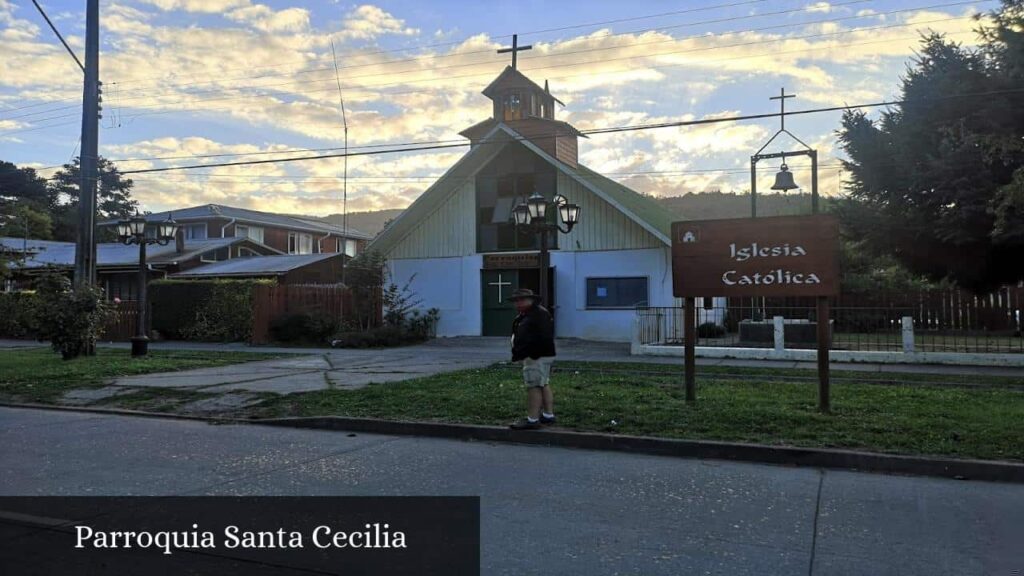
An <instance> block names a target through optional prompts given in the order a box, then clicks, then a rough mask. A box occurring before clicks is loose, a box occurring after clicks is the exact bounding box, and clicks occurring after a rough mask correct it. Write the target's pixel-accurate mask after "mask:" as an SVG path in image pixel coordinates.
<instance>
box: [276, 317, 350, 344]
mask: <svg viewBox="0 0 1024 576" xmlns="http://www.w3.org/2000/svg"><path fill="white" fill-rule="evenodd" d="M337 330H338V325H337V323H336V322H335V321H334V320H332V319H331V318H327V317H324V316H311V315H309V314H290V315H288V316H282V317H280V318H277V319H276V320H274V321H273V322H272V323H271V324H270V334H271V336H273V337H274V340H277V341H280V342H311V343H316V344H319V343H323V342H326V341H327V340H328V339H329V338H330V337H331V335H333V334H334V333H335V332H336V331H337Z"/></svg>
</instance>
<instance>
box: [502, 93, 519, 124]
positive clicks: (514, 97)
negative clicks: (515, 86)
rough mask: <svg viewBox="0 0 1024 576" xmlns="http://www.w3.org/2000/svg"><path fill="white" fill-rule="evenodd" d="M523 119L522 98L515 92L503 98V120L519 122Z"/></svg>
mask: <svg viewBox="0 0 1024 576" xmlns="http://www.w3.org/2000/svg"><path fill="white" fill-rule="evenodd" d="M522 118H523V98H522V95H521V94H520V93H519V92H517V91H514V90H513V91H512V92H509V93H508V94H507V95H506V96H505V120H521V119H522Z"/></svg>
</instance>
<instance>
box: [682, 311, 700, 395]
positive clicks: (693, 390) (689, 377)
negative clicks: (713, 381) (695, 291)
mask: <svg viewBox="0 0 1024 576" xmlns="http://www.w3.org/2000/svg"><path fill="white" fill-rule="evenodd" d="M696 303H697V299H696V298H694V297H693V296H687V297H686V298H685V303H684V304H683V307H684V309H683V324H684V326H683V374H684V377H685V380H686V402H687V403H688V404H693V403H694V402H696V401H697V374H696V372H697V366H696V364H697V362H696V360H695V359H694V353H695V347H696V345H697V314H696V312H697V310H696Z"/></svg>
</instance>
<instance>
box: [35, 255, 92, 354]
mask: <svg viewBox="0 0 1024 576" xmlns="http://www.w3.org/2000/svg"><path fill="white" fill-rule="evenodd" d="M37 293H38V301H37V305H36V306H35V310H36V322H37V325H38V327H39V333H38V336H39V338H40V339H42V340H49V341H50V345H51V346H53V349H54V351H56V352H60V354H61V357H62V358H64V359H65V360H70V359H72V358H76V357H78V356H80V355H82V354H89V353H91V352H92V351H93V350H95V348H96V340H97V339H98V338H99V336H100V333H102V332H103V328H104V325H105V324H106V322H107V320H108V319H109V318H110V314H111V310H110V305H109V303H108V302H107V301H106V300H105V299H104V297H103V290H102V289H101V288H100V287H98V286H94V285H91V284H85V285H82V286H77V287H75V288H72V287H71V281H70V280H69V279H68V278H67V277H66V276H64V275H63V274H47V275H45V276H42V277H41V278H40V279H39V281H38V283H37Z"/></svg>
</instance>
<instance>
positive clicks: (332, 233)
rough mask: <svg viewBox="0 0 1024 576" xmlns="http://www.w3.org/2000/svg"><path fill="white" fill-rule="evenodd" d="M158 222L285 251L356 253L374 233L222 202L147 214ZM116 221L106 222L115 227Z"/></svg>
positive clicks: (189, 236)
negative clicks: (171, 223)
mask: <svg viewBox="0 0 1024 576" xmlns="http://www.w3.org/2000/svg"><path fill="white" fill-rule="evenodd" d="M145 216H146V219H147V220H149V221H151V222H154V223H156V222H159V221H162V220H166V219H167V218H169V217H170V218H174V220H175V221H176V222H178V223H179V224H180V225H181V233H182V235H183V236H184V238H185V240H186V241H189V240H209V239H213V238H249V239H250V240H253V241H254V242H258V243H260V244H263V245H266V246H269V247H271V248H273V249H274V250H277V251H279V252H281V253H283V254H328V253H341V252H343V253H345V254H348V255H349V256H355V255H356V254H358V253H360V252H362V251H363V249H365V247H366V244H367V243H368V242H369V241H370V240H372V239H373V236H372V235H371V234H367V233H365V232H361V231H359V230H355V229H353V228H347V229H346V228H343V227H341V226H336V225H334V224H331V223H329V222H327V221H326V220H320V219H317V218H313V217H309V216H291V215H288V214H276V213H273V212H261V211H259V210H250V209H248V208H237V207H234V206H225V205H223V204H203V205H202V206H192V207H189V208H178V209H174V210H168V211H166V212H152V213H149V214H146V215H145ZM115 224H117V222H114V221H110V222H104V223H102V224H101V226H113V225H115Z"/></svg>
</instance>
